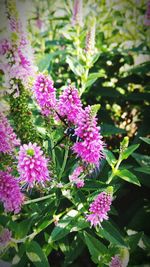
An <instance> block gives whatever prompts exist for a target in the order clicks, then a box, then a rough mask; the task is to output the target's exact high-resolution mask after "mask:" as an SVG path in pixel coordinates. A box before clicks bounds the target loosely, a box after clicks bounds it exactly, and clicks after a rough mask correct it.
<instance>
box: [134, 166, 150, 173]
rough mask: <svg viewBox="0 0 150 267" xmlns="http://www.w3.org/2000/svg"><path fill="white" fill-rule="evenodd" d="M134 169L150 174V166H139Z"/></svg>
mask: <svg viewBox="0 0 150 267" xmlns="http://www.w3.org/2000/svg"><path fill="white" fill-rule="evenodd" d="M134 170H135V171H138V172H142V173H146V174H150V167H139V168H135V169H134Z"/></svg>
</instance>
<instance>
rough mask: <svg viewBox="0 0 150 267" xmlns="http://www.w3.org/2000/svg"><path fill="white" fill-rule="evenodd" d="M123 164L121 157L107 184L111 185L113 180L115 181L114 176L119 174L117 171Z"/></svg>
mask: <svg viewBox="0 0 150 267" xmlns="http://www.w3.org/2000/svg"><path fill="white" fill-rule="evenodd" d="M121 162H122V159H121V155H119V158H118V161H117V164H116V166H115V168H114V169H112V173H111V175H110V177H109V179H108V181H107V182H106V184H109V183H110V182H111V181H112V179H113V178H114V176H115V175H116V172H117V170H118V168H119V166H120V164H121Z"/></svg>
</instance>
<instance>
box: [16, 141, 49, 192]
mask: <svg viewBox="0 0 150 267" xmlns="http://www.w3.org/2000/svg"><path fill="white" fill-rule="evenodd" d="M47 164H48V160H47V159H46V158H45V157H44V156H43V151H42V150H41V148H40V147H39V146H37V144H36V143H34V144H32V143H29V144H28V145H23V146H21V147H20V151H19V156H18V172H19V173H20V181H22V182H25V183H28V185H29V186H30V187H33V186H34V184H35V183H36V182H37V183H42V184H43V183H44V182H46V181H47V180H49V179H50V178H49V171H48V167H47Z"/></svg>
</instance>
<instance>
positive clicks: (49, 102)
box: [33, 74, 56, 116]
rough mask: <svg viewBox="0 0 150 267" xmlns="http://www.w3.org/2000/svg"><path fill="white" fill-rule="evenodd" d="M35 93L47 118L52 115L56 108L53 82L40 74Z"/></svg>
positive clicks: (34, 87)
mask: <svg viewBox="0 0 150 267" xmlns="http://www.w3.org/2000/svg"><path fill="white" fill-rule="evenodd" d="M33 93H34V95H35V98H36V100H37V103H38V105H39V106H40V108H41V112H42V114H43V115H45V116H49V115H50V114H52V111H53V109H54V108H55V107H56V93H55V88H54V87H53V81H52V80H51V79H50V78H49V77H48V76H45V75H44V74H39V75H38V76H37V78H36V81H35V84H34V86H33Z"/></svg>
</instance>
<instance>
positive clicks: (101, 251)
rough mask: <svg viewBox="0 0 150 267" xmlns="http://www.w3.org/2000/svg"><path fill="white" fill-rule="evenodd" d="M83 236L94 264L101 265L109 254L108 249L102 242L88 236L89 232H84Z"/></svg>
mask: <svg viewBox="0 0 150 267" xmlns="http://www.w3.org/2000/svg"><path fill="white" fill-rule="evenodd" d="M83 235H84V241H85V244H86V245H87V247H88V250H89V252H90V254H91V258H92V260H93V262H94V263H100V262H101V260H102V257H103V255H105V254H107V248H106V247H105V245H104V244H103V243H102V242H101V241H100V240H98V239H97V238H95V237H93V236H92V235H90V234H88V233H87V232H84V233H83Z"/></svg>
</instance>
